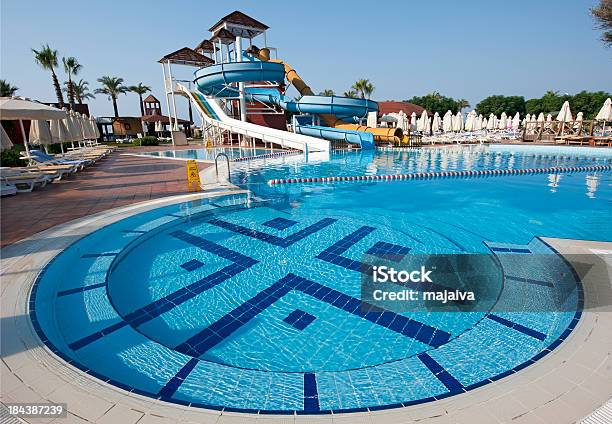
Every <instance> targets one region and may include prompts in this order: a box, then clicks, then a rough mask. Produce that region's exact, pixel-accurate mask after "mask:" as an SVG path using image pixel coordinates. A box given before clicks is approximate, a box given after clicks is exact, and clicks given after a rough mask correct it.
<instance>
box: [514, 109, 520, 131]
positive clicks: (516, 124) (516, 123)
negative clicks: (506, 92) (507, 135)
mask: <svg viewBox="0 0 612 424" xmlns="http://www.w3.org/2000/svg"><path fill="white" fill-rule="evenodd" d="M520 126H521V115H520V114H519V113H518V112H516V114H515V115H514V118H512V128H514V129H515V130H517V129H518V128H519V127H520Z"/></svg>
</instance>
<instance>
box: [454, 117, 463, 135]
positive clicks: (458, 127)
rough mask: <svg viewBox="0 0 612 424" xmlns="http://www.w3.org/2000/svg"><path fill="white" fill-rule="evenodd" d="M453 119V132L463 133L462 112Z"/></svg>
mask: <svg viewBox="0 0 612 424" xmlns="http://www.w3.org/2000/svg"><path fill="white" fill-rule="evenodd" d="M453 118H454V119H453V131H462V130H463V115H462V114H461V112H457V114H456V115H455V116H454V117H453Z"/></svg>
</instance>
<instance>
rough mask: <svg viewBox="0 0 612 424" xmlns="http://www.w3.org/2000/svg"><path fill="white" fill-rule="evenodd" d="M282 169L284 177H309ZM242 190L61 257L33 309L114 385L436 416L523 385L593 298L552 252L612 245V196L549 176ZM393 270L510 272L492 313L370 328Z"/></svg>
mask: <svg viewBox="0 0 612 424" xmlns="http://www.w3.org/2000/svg"><path fill="white" fill-rule="evenodd" d="M343 158H344V156H343ZM383 159H385V158H384V156H383V157H382V158H381V157H376V158H375V160H374V161H371V162H369V163H370V165H371V164H372V163H376V164H377V165H378V166H379V168H380V167H381V164H382V163H383ZM274 160H276V161H277V162H270V163H269V165H271V166H270V169H271V170H272V171H270V172H273V173H279V172H280V171H279V169H280V168H282V166H287V167H290V168H291V169H294V170H295V163H294V162H291V163H286V162H284V161H286V160H287V161H288V160H294V159H288V158H281V159H274ZM343 160H345V159H343ZM392 162H393V160H392ZM283 163H286V165H283ZM316 166H317V167H320V166H321V165H320V164H317V165H316ZM241 172H242V173H241V174H240V175H239V176H238V179H240V180H241V181H242V182H245V181H246V188H249V189H250V192H249V193H248V194H238V195H233V196H224V197H217V198H212V199H202V200H198V201H192V202H187V203H183V204H179V205H173V206H167V207H163V208H159V209H155V210H152V211H148V212H144V213H141V214H137V215H134V216H132V217H130V218H127V219H124V220H121V221H119V222H116V223H115V224H112V225H109V226H107V227H103V228H101V229H99V230H97V231H96V232H94V233H91V234H90V235H88V236H86V237H84V238H82V239H80V240H79V241H77V242H75V243H74V244H72V245H71V246H70V247H69V248H68V249H66V250H64V251H63V252H61V253H60V254H59V255H57V256H56V257H55V259H54V260H53V261H52V262H51V263H49V264H48V265H47V266H46V268H45V269H44V271H43V272H42V273H41V274H40V276H39V278H38V279H37V281H36V282H35V284H34V286H33V289H32V294H31V302H30V313H31V317H32V321H33V323H34V325H35V328H36V330H37V332H38V334H39V336H40V337H41V339H42V340H43V341H44V342H45V343H46V344H47V346H48V347H49V348H50V349H51V350H52V351H53V352H54V353H56V354H57V355H59V356H60V357H62V358H64V359H65V360H66V361H69V363H70V364H71V365H74V366H75V367H77V368H79V369H81V370H82V371H84V372H87V373H89V374H91V375H93V376H95V377H97V378H99V379H101V380H103V381H106V382H108V383H109V384H113V385H115V386H118V387H120V388H122V389H125V390H128V391H131V392H134V393H138V394H142V395H146V396H150V397H154V398H158V399H161V400H164V401H167V402H174V403H179V404H185V405H191V406H198V407H205V408H213V409H224V410H231V411H246V412H257V411H260V412H262V413H288V414H293V413H295V412H297V413H322V412H331V411H344V412H351V411H363V410H368V409H370V410H375V409H383V408H390V407H399V406H408V405H413V404H417V403H423V402H429V401H433V400H437V399H441V398H445V397H448V396H452V395H457V394H460V393H463V392H466V391H469V390H472V389H474V388H477V387H480V386H482V385H485V384H488V383H491V382H493V381H497V380H499V379H501V378H504V377H507V376H509V375H512V374H514V373H516V372H519V371H520V370H521V369H523V368H525V367H527V366H529V365H532V364H534V363H535V362H537V361H538V360H540V359H541V358H543V357H545V356H546V355H547V354H548V353H549V352H550V351H552V350H553V349H554V348H555V347H557V346H558V345H559V344H560V343H562V342H563V340H565V339H566V338H567V337H568V335H569V334H570V332H571V331H572V329H573V328H574V327H575V326H576V325H577V323H578V321H579V318H580V315H581V308H582V302H583V295H582V289H581V286H580V283H579V281H578V279H577V278H576V275H575V273H574V271H573V270H572V269H571V267H570V266H569V265H568V264H567V263H566V262H565V260H564V259H563V258H562V257H561V256H559V255H558V254H557V253H556V252H555V251H554V250H553V249H552V248H551V247H550V246H548V245H547V244H546V243H545V242H544V241H543V240H541V239H540V238H539V237H538V236H553V237H570V238H598V237H599V238H602V239H609V238H610V234H609V232H610V228H609V226H608V225H607V224H606V222H608V221H606V219H607V218H609V216H608V215H609V210H608V208H607V206H606V203H607V202H608V201H609V199H610V189H609V186H608V185H606V183H604V184H601V186H600V189H599V191H597V194H596V196H594V197H589V196H585V194H584V182H583V181H584V178H586V175H579V174H574V175H573V176H572V175H564V176H563V178H564V179H565V180H562V181H564V183H563V184H557V186H556V187H554V191H551V187H550V181H549V179H548V176H547V175H529V176H509V177H500V178H497V179H495V180H493V179H491V180H487V179H480V180H469V181H468V180H466V181H459V180H444V179H441V180H436V181H409V182H397V183H393V184H375V183H353V184H349V185H346V186H336V187H333V188H330V187H314V186H309V187H306V186H300V185H292V186H291V187H289V186H288V187H284V188H282V189H277V188H272V187H269V186H267V185H266V184H265V183H263V181H267V179H268V177H269V175H268V174H266V172H265V171H263V172H262V171H261V169H258V170H257V171H254V172H253V173H252V175H251V174H249V172H250V170H249V168H245V169H243V170H242V171H241ZM589 176H590V177H593V176H596V177H597V178H599V179H600V180H602V181H605V182H608V183H609V181H610V180H609V177H610V174H609V173H591V174H589ZM516 190H520V191H521V194H522V199H523V201H522V202H519V201H517V199H516V198H515V197H513V196H511V195H510V193H511V192H515V191H516ZM401 199H403V200H402V201H400V200H401ZM567 202H570V204H571V205H572V207H568V206H567V205H568V203H567ZM553 207H555V208H553ZM586 211H588V214H589V220H588V222H587V220H585V219H584V216H586ZM380 252H382V253H389V252H392V253H394V254H401V255H402V256H410V255H423V256H427V255H437V254H445V255H450V256H461V255H479V256H480V257H483V258H485V260H486V261H488V263H490V266H491V268H492V269H495V270H497V271H498V272H499V275H500V279H499V281H500V283H499V286H498V287H496V288H495V290H494V292H495V300H494V301H493V302H490V304H488V305H487V307H486V308H484V309H483V308H481V309H476V310H470V311H465V310H461V308H460V307H457V308H456V309H455V310H453V309H452V308H451V309H448V310H445V311H444V312H439V311H435V310H432V309H428V308H425V307H424V308H420V309H416V310H410V311H394V310H381V309H376V310H370V311H364V310H363V309H362V306H363V305H362V303H361V299H362V292H361V290H362V278H363V272H362V269H363V268H362V266H363V264H364V263H365V262H366V261H367V260H368V257H370V258H371V257H372V256H376V255H378V254H379V253H380ZM368 255H369V256H368ZM568 288H569V289H568ZM561 292H562V293H561ZM560 296H561V297H562V300H561V301H559V299H560ZM517 303H521V304H525V303H528V304H529V305H528V308H527V307H526V308H525V309H524V310H523V309H520V308H519V309H517V308H516V307H515V306H516V304H517ZM456 306H457V305H456ZM459 306H460V305H459ZM513 306H514V307H513Z"/></svg>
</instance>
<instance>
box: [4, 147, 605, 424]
mask: <svg viewBox="0 0 612 424" xmlns="http://www.w3.org/2000/svg"><path fill="white" fill-rule="evenodd" d="M116 160H117V161H118V160H119V159H116ZM115 163H116V164H117V165H118V164H119V163H124V162H115ZM174 163H176V162H174ZM100 166H101V167H102V166H103V165H100ZM122 166H126V167H127V166H131V167H134V166H136V167H138V166H143V167H146V164H144V163H143V164H142V165H138V163H136V165H135V163H134V162H127V163H124V165H122ZM153 166H154V165H153ZM179 168H180V170H183V167H182V166H180V165H179ZM102 169H105V168H102ZM172 169H174V168H163V170H162V171H163V172H161V173H162V174H165V173H168V174H169V173H170V172H171V171H169V170H172ZM106 172H109V171H106ZM157 172H158V173H159V172H160V171H157ZM172 172H175V173H176V177H178V176H179V172H180V171H179V170H178V169H174V171H172ZM154 176H155V177H156V178H159V177H160V175H159V174H154ZM168 178H169V179H170V180H172V177H168ZM115 184H116V183H115ZM166 184H168V186H169V187H172V186H173V183H172V181H167V182H166ZM136 185H138V184H136ZM174 185H175V187H176V189H177V190H178V189H179V186H178V185H179V183H178V182H176V181H175V182H174ZM117 188H119V187H117ZM215 194H219V195H220V194H223V191H219V192H218V193H215ZM210 195H211V194H210V193H209V194H207V193H201V194H191V195H182V196H173V197H166V198H162V199H156V200H150V201H147V202H143V203H139V204H136V205H129V206H122V207H119V208H114V209H112V210H111V211H107V212H101V213H97V214H93V215H90V214H91V213H93V211H92V212H89V211H87V212H84V213H83V215H84V216H83V217H82V218H79V219H76V220H72V221H70V222H67V223H64V224H61V225H57V226H54V227H52V228H48V229H46V230H44V231H42V232H40V233H37V234H34V235H33V236H31V237H29V238H27V239H26V240H23V241H21V242H19V243H14V244H12V245H10V246H7V247H5V248H4V249H3V250H2V253H3V255H2V256H3V259H2V266H1V274H0V277H1V278H2V284H1V286H0V288H1V294H0V302H1V303H0V306H1V308H0V323H1V354H2V361H1V363H0V367H1V368H0V371H1V374H0V378H1V382H2V383H1V389H0V395H1V399H0V400H1V401H2V402H3V403H10V402H44V403H46V402H66V403H67V404H68V411H69V414H68V418H67V419H57V420H55V421H53V420H42V419H32V420H29V421H27V422H31V423H42V422H57V423H88V422H89V423H113V424H114V423H118V422H121V423H126V424H128V423H139V424H148V423H160V424H161V423H176V422H180V423H196V422H197V423H219V424H224V423H346V424H349V423H350V424H353V423H398V424H400V423H402V424H403V423H409V422H422V423H428V424H429V423H433V424H440V423H457V424H458V423H470V424H473V423H487V424H488V423H516V424H518V423H553V422H554V423H573V422H576V421H578V420H580V419H581V418H583V417H585V416H587V415H588V414H590V413H592V412H593V411H594V410H596V409H597V408H599V407H601V405H603V404H604V403H605V402H606V401H607V400H608V399H610V397H611V396H612V338H610V336H609V335H610V331H611V329H612V313H610V312H606V311H588V312H585V313H583V315H582V318H581V320H580V322H579V324H578V325H577V327H576V329H575V330H574V331H573V332H572V333H571V335H570V336H569V337H568V339H567V340H566V341H565V342H563V343H562V344H561V345H560V346H559V347H558V348H557V349H555V350H554V351H553V352H552V353H550V354H548V355H546V356H545V357H544V358H543V359H541V360H539V361H538V362H537V363H535V364H533V365H531V366H529V367H527V368H525V369H523V370H522V371H520V372H518V373H516V374H514V375H512V376H509V377H507V378H504V379H502V380H499V381H497V382H495V383H492V384H488V385H486V386H483V387H481V388H478V389H475V390H472V391H470V392H467V393H464V394H461V395H457V396H453V397H450V398H447V399H443V400H439V401H435V402H432V403H427V404H423V405H417V406H412V407H407V408H398V409H390V410H384V411H376V412H374V411H371V412H367V413H354V414H334V415H314V416H307V415H295V416H292V415H289V416H287V415H255V414H240V413H229V412H221V411H211V410H205V409H197V408H189V407H184V406H180V405H174V404H168V403H164V402H161V401H157V400H153V399H150V398H146V397H142V396H139V395H136V394H133V393H128V392H125V391H122V390H121V389H118V388H116V387H114V386H110V385H108V384H106V383H104V382H102V381H100V380H97V379H95V378H93V377H91V376H89V375H88V374H85V373H83V372H81V371H80V370H78V369H76V368H74V367H72V366H70V365H67V364H66V363H65V362H64V361H63V360H61V359H59V358H58V357H56V356H54V355H53V354H52V353H51V352H50V351H49V350H48V349H47V348H46V347H45V346H44V344H42V342H41V341H40V340H39V339H38V337H37V336H36V333H35V332H34V329H33V327H32V324H31V322H30V320H29V317H28V309H27V304H28V296H29V291H30V288H31V285H32V283H33V281H34V280H35V278H36V276H37V275H38V273H39V272H40V270H41V269H42V268H43V267H44V265H45V264H46V263H48V261H49V260H50V259H51V258H52V257H54V256H55V255H56V254H58V253H59V252H60V251H61V250H63V249H64V248H66V247H67V246H68V245H69V244H70V243H72V242H73V241H74V240H75V239H77V238H79V237H82V236H83V235H85V234H88V233H90V232H92V231H94V230H96V229H97V228H100V227H102V226H105V225H108V224H111V223H112V222H116V221H118V220H120V219H123V218H126V217H128V216H131V215H133V214H136V213H140V212H143V211H145V210H149V209H153V208H156V207H160V206H162V205H167V204H172V203H178V202H181V201H185V200H188V199H193V198H198V197H202V196H210ZM26 196H27V195H26ZM26 196H24V197H26ZM124 196H127V194H126V193H125V192H124ZM158 197H159V196H158ZM120 201H123V199H122V200H120ZM108 202H109V203H110V200H108ZM85 215H86V216H85ZM545 240H546V241H547V242H548V243H549V244H551V245H552V246H553V247H555V248H556V249H557V250H558V251H559V252H560V253H561V254H576V253H588V254H591V255H592V254H593V252H592V251H591V250H590V249H598V250H601V251H606V250H607V251H609V250H612V243H601V242H587V241H575V240H562V239H545ZM600 253H601V252H600ZM606 256H607V257H608V258H609V255H606ZM584 258H585V257H582V260H583V261H584ZM568 259H569V260H570V261H571V257H568ZM608 261H609V259H608ZM594 263H595V268H593V269H592V270H591V271H590V272H589V273H588V274H587V275H586V276H584V278H585V280H587V279H596V280H598V281H602V280H601V279H609V276H608V272H609V265H608V267H606V266H602V263H603V261H601V260H599V261H594ZM579 265H584V263H581V264H576V268H578V267H579ZM604 281H605V280H604ZM586 287H590V285H588V284H587V285H586ZM585 291H586V292H585V297H586V298H587V299H589V297H590V296H596V295H597V293H593V292H592V291H589V290H588V289H587V290H585ZM0 407H1V405H0ZM0 413H1V411H0ZM0 416H1V415H0Z"/></svg>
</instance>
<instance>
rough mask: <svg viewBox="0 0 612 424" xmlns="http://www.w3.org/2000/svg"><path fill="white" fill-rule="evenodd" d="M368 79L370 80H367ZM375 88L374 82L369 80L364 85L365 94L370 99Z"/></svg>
mask: <svg viewBox="0 0 612 424" xmlns="http://www.w3.org/2000/svg"><path fill="white" fill-rule="evenodd" d="M366 81H368V80H366ZM374 90H375V88H374V84H372V83H371V82H369V81H368V82H367V83H366V84H365V85H364V87H363V92H364V94H365V96H366V97H367V98H368V99H369V98H370V96H371V95H372V93H373V92H374Z"/></svg>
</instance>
